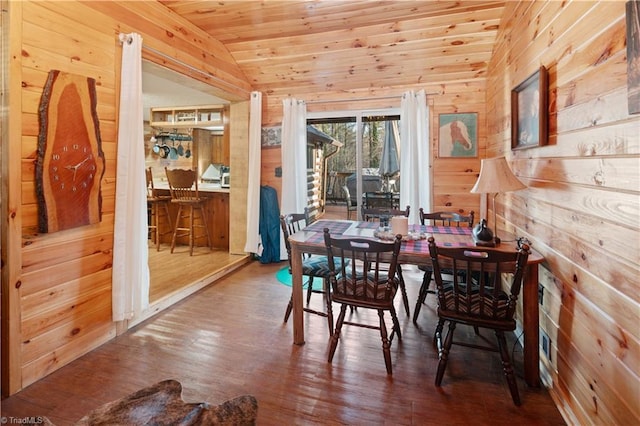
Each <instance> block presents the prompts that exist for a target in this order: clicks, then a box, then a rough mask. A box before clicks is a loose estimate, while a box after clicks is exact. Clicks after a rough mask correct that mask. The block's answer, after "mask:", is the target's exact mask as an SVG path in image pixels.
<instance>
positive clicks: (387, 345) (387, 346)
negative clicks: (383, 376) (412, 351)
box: [378, 309, 392, 374]
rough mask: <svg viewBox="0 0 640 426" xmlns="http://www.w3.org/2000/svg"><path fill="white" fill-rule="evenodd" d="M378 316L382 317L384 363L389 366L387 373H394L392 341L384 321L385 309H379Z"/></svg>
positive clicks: (381, 333) (381, 331) (381, 334)
mask: <svg viewBox="0 0 640 426" xmlns="http://www.w3.org/2000/svg"><path fill="white" fill-rule="evenodd" d="M378 317H379V318H380V338H381V339H382V353H383V355H384V365H385V366H386V367H387V374H392V366H391V342H390V341H389V336H388V335H387V326H386V325H385V323H384V311H383V310H382V309H378Z"/></svg>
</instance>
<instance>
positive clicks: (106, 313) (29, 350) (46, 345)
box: [22, 294, 115, 364]
mask: <svg viewBox="0 0 640 426" xmlns="http://www.w3.org/2000/svg"><path fill="white" fill-rule="evenodd" d="M105 296H108V294H103V295H102V297H100V298H96V299H95V300H94V302H93V303H92V304H86V306H84V307H83V308H84V309H82V310H81V312H79V314H78V315H77V316H74V317H73V320H72V321H67V322H64V323H62V324H59V325H58V327H56V328H53V329H51V330H47V331H45V332H43V333H39V334H38V335H37V336H35V337H32V338H31V339H29V340H25V341H24V342H23V343H22V358H23V360H24V363H25V364H28V363H30V362H32V361H35V360H37V359H38V358H41V357H47V356H48V354H51V353H54V352H55V351H56V350H57V348H60V347H61V346H64V345H66V344H73V341H74V340H75V339H76V338H77V336H79V335H81V334H85V333H87V332H90V331H92V330H95V329H98V328H100V327H101V326H103V325H106V324H108V322H109V320H110V318H111V298H110V297H106V298H105ZM104 299H106V301H107V303H104ZM90 305H94V306H93V307H91V306H90ZM111 327H115V325H114V324H111Z"/></svg>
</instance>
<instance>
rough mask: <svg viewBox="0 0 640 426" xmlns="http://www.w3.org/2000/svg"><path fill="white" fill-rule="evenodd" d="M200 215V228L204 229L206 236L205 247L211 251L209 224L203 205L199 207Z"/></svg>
mask: <svg viewBox="0 0 640 426" xmlns="http://www.w3.org/2000/svg"><path fill="white" fill-rule="evenodd" d="M200 214H201V216H202V226H203V227H204V232H205V234H206V235H207V245H208V247H209V250H211V249H213V244H212V242H211V234H209V224H208V223H207V212H206V210H205V209H204V205H202V204H201V205H200Z"/></svg>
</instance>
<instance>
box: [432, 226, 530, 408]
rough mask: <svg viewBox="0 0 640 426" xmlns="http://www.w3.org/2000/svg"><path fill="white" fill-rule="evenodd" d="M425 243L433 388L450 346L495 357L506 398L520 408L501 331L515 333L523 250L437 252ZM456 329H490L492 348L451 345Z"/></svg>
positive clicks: (525, 253) (439, 380)
mask: <svg viewBox="0 0 640 426" xmlns="http://www.w3.org/2000/svg"><path fill="white" fill-rule="evenodd" d="M428 241H429V254H430V257H431V263H432V265H433V276H434V280H435V282H436V288H437V298H438V325H437V327H436V344H437V347H438V358H439V361H438V370H437V372H436V379H435V384H436V386H440V385H441V384H442V378H443V376H444V372H445V369H446V367H447V361H448V360H449V352H450V350H451V346H452V345H453V344H457V345H460V346H467V347H471V348H475V349H484V350H490V351H494V352H499V353H500V357H501V359H502V369H503V371H504V375H505V377H506V379H507V383H508V385H509V390H510V392H511V398H512V399H513V402H514V404H516V405H520V395H519V394H518V386H517V384H516V378H515V374H514V372H513V366H512V365H511V359H510V357H509V350H508V348H507V341H506V339H505V336H504V332H505V331H513V330H515V328H516V321H515V320H514V313H515V310H516V302H517V300H518V295H519V294H520V289H521V287H522V280H523V276H524V269H525V267H526V264H527V259H528V256H529V246H528V245H527V244H522V246H521V248H520V249H519V250H518V251H510V252H509V251H503V250H497V249H489V248H481V247H438V246H437V245H436V242H435V239H434V238H433V237H429V240H428ZM444 270H446V271H447V273H448V271H451V276H452V281H445V280H444V278H443V274H444V272H443V271H444ZM503 274H512V275H511V278H510V285H509V286H508V290H507V291H503V290H502V288H503V287H502V279H503V276H502V275H503ZM445 322H449V330H448V331H447V335H446V337H445V339H444V342H443V340H442V330H443V328H444V324H445ZM457 324H466V325H470V326H473V327H474V328H475V327H480V328H488V329H491V330H493V331H494V332H495V335H496V338H497V343H498V344H497V347H495V346H479V345H476V344H472V343H467V342H462V341H454V340H453V334H454V331H455V329H456V325H457Z"/></svg>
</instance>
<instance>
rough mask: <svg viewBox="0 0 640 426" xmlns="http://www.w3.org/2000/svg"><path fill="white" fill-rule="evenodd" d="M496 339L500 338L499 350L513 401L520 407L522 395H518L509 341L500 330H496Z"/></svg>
mask: <svg viewBox="0 0 640 426" xmlns="http://www.w3.org/2000/svg"><path fill="white" fill-rule="evenodd" d="M496 337H497V338H498V348H499V350H500V357H501V358H502V370H503V372H504V375H505V377H506V378H507V383H508V384H509V390H510V391H511V399H512V400H513V403H514V404H515V405H520V394H519V393H518V384H517V383H516V376H515V374H514V373H513V366H512V365H511V359H510V358H509V351H508V349H507V340H506V339H505V337H504V333H503V332H502V331H500V330H496Z"/></svg>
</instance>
